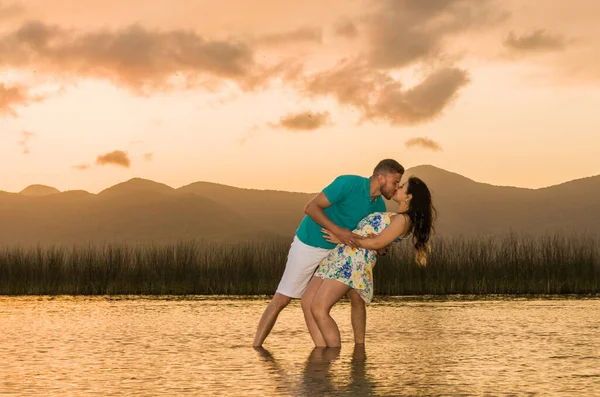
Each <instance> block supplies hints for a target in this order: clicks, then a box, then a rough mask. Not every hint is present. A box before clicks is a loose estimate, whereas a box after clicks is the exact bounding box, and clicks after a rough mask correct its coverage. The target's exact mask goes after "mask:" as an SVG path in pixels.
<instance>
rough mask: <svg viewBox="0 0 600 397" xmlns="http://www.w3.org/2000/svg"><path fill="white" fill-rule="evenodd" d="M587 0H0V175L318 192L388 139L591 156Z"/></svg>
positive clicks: (595, 84)
mask: <svg viewBox="0 0 600 397" xmlns="http://www.w3.org/2000/svg"><path fill="white" fill-rule="evenodd" d="M324 4H327V6H326V7H325V6H324ZM432 4H435V6H432ZM599 12H600V3H598V2H596V1H593V0H573V1H569V2H565V1H562V0H547V1H544V2H543V5H542V2H539V3H538V2H531V1H525V0H523V1H516V0H502V1H493V0H454V1H441V0H440V1H436V2H423V1H420V0H412V1H411V0H405V1H401V0H397V1H391V0H389V1H378V2H372V1H371V2H369V1H360V0H345V1H342V0H329V1H328V2H327V3H324V2H322V1H316V0H310V1H306V0H304V1H299V0H294V1H286V2H281V1H276V0H269V1H267V0H260V1H253V2H250V1H240V0H238V1H234V0H226V1H219V2H214V1H204V0H178V1H176V2H173V1H172V0H171V1H167V0H132V1H129V2H126V4H124V2H122V1H116V0H103V1H92V0H88V1H79V0H52V7H48V1H47V0H27V1H25V0H22V1H11V0H0V190H6V191H20V190H22V189H23V188H25V187H26V186H28V185H31V184H34V183H40V184H45V185H50V186H54V187H56V188H58V189H60V190H71V189H85V190H88V191H90V192H94V193H95V192H98V191H100V190H102V189H104V188H106V187H109V186H111V185H114V184H116V183H119V182H122V181H124V180H127V179H130V178H132V177H142V178H148V179H152V180H155V181H158V182H163V183H166V184H168V185H170V186H173V187H179V186H182V185H185V184H188V183H191V182H195V181H201V180H205V181H212V182H219V183H224V184H228V185H233V186H239V187H252V188H268V189H281V190H291V191H310V192H314V191H318V190H320V189H321V188H322V187H323V186H324V185H325V184H327V183H328V182H330V181H331V180H332V179H333V178H334V177H335V176H336V175H338V174H344V173H357V174H363V175H368V174H369V173H370V171H371V170H372V168H373V166H374V165H375V164H376V163H377V162H378V161H379V160H380V159H382V158H388V157H391V158H395V159H397V160H398V161H399V162H401V163H402V164H403V165H404V166H405V167H407V168H409V167H411V166H415V165H419V164H432V165H435V166H438V167H440V168H444V169H447V170H449V171H453V172H457V173H460V174H462V175H465V176H467V177H469V178H472V179H475V180H477V181H482V182H487V183H492V184H498V185H511V186H523V187H532V188H535V187H541V186H548V185H552V184H557V183H561V182H564V181H567V180H571V179H576V178H581V177H585V176H590V175H597V174H600V156H598V155H597V152H598V148H600V134H599V132H600V118H598V117H597V116H596V113H597V109H598V105H599V104H600V89H599V87H600V68H598V67H597V65H598V64H599V61H600V27H599V26H598V25H599V24H598V23H597V21H596V19H597V18H596V16H597V15H599Z"/></svg>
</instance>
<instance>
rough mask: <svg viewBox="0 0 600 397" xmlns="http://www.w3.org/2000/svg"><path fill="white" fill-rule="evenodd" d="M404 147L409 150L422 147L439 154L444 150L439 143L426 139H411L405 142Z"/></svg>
mask: <svg viewBox="0 0 600 397" xmlns="http://www.w3.org/2000/svg"><path fill="white" fill-rule="evenodd" d="M404 145H405V146H406V147H407V148H413V147H420V148H423V149H429V150H433V151H434V152H439V151H441V150H442V146H441V145H440V144H439V143H437V142H436V141H434V140H432V139H429V138H424V137H418V138H411V139H409V140H407V141H406V142H404Z"/></svg>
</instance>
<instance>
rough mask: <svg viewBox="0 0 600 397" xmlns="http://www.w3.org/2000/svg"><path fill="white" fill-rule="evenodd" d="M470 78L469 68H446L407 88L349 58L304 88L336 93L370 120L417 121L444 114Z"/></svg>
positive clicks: (394, 123) (399, 123)
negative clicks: (467, 69)
mask: <svg viewBox="0 0 600 397" xmlns="http://www.w3.org/2000/svg"><path fill="white" fill-rule="evenodd" d="M468 81H469V79H468V75H467V72H466V71H465V70H462V69H458V68H442V69H439V70H437V71H435V72H432V73H431V74H429V75H428V76H426V77H425V78H424V79H423V80H422V81H421V82H420V83H419V84H417V85H416V86H414V87H412V88H408V89H406V88H404V87H403V85H402V84H401V83H400V82H399V81H397V80H395V79H393V78H392V77H391V76H390V75H388V74H386V73H383V72H380V71H377V70H375V69H373V68H371V67H369V66H368V65H366V64H365V63H364V62H360V61H345V62H342V63H340V64H339V65H338V66H337V67H336V68H334V69H332V70H330V71H326V72H322V73H317V74H315V75H313V76H310V77H308V78H307V79H306V80H305V81H304V90H305V92H306V93H308V94H309V95H313V96H316V95H326V96H333V97H335V98H336V99H337V100H338V102H339V103H340V104H342V105H349V106H352V107H354V108H356V109H357V110H359V111H360V112H361V113H362V117H363V119H366V120H373V121H375V120H385V121H387V122H389V123H390V124H391V125H416V124H420V123H424V122H426V121H429V120H432V119H434V118H436V117H438V116H440V114H441V113H442V111H443V110H444V109H445V108H446V107H447V106H448V105H449V104H450V103H451V102H452V100H454V98H455V97H456V96H457V94H458V91H459V90H460V89H461V88H462V87H463V86H465V85H466V84H467V83H468Z"/></svg>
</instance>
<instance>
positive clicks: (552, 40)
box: [503, 29, 569, 52]
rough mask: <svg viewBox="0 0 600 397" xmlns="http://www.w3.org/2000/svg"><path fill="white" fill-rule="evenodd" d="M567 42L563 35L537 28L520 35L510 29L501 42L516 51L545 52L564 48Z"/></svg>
mask: <svg viewBox="0 0 600 397" xmlns="http://www.w3.org/2000/svg"><path fill="white" fill-rule="evenodd" d="M568 42H569V40H567V39H566V38H565V37H564V36H561V35H557V34H552V33H550V32H548V31H546V30H544V29H537V30H535V31H533V32H531V33H528V34H524V35H521V36H517V35H516V34H515V33H514V32H512V31H511V32H510V33H509V34H508V35H507V36H506V38H505V39H504V42H503V44H504V46H505V47H507V48H509V49H511V50H513V51H518V52H545V51H561V50H564V49H565V48H566V45H567V43H568Z"/></svg>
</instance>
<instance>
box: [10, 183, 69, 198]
mask: <svg viewBox="0 0 600 397" xmlns="http://www.w3.org/2000/svg"><path fill="white" fill-rule="evenodd" d="M56 193H60V190H58V189H56V188H53V187H50V186H45V185H31V186H27V187H26V188H25V189H23V190H21V191H20V192H19V194H22V195H23V196H49V195H51V194H56Z"/></svg>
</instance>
